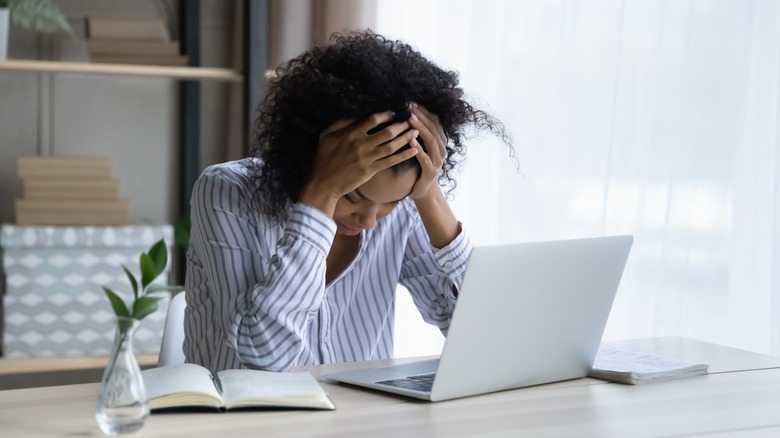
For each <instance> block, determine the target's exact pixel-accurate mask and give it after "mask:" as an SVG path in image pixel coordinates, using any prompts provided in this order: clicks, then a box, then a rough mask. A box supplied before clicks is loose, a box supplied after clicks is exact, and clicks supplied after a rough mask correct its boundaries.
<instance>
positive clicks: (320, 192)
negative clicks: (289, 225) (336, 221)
mask: <svg viewBox="0 0 780 438" xmlns="http://www.w3.org/2000/svg"><path fill="white" fill-rule="evenodd" d="M393 116H394V114H393V112H392V111H385V112H382V113H376V114H373V115H371V116H370V117H368V118H366V119H365V120H359V121H355V120H339V121H337V122H335V123H334V124H332V125H331V126H329V127H328V128H327V129H325V130H324V131H322V133H320V139H319V145H318V146H317V156H316V158H315V160H314V169H313V171H312V175H311V178H310V179H309V182H308V183H307V184H306V186H304V188H303V190H302V191H301V196H300V199H299V201H301V202H304V203H307V204H309V205H312V206H313V207H316V208H319V209H320V210H322V211H323V212H325V213H326V214H328V215H331V216H332V214H333V209H334V208H335V203H336V201H338V199H339V198H341V197H342V196H344V195H346V194H347V193H350V192H351V191H353V190H355V189H356V188H357V187H359V186H360V185H362V184H363V183H365V182H366V181H368V180H369V179H371V178H372V177H373V176H374V175H375V174H376V173H377V172H379V171H381V170H384V169H387V168H389V167H392V166H395V165H396V164H398V163H400V162H402V161H405V160H408V159H410V158H412V157H414V156H415V155H416V154H418V149H415V148H411V149H409V150H406V151H403V152H400V153H398V154H395V155H393V154H394V153H395V152H396V151H397V150H398V149H400V148H401V147H403V146H404V145H406V144H407V143H409V142H410V141H411V140H413V139H414V138H415V137H417V135H418V133H419V132H418V131H417V129H416V128H415V129H409V127H410V124H409V122H406V121H403V122H398V123H394V124H392V125H389V126H387V127H385V128H384V129H382V130H380V131H377V132H374V133H372V134H368V132H369V131H370V130H372V129H373V128H375V127H377V126H378V125H380V124H383V123H387V122H389V121H391V120H392V119H393ZM407 129H409V131H408V132H406V133H404V134H401V133H403V132H404V131H405V130H407ZM399 134H401V135H399Z"/></svg>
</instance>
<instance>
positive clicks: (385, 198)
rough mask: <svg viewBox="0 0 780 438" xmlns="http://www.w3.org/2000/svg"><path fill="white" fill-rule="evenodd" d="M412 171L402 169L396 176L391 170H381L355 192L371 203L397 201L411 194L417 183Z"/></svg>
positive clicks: (412, 169)
mask: <svg viewBox="0 0 780 438" xmlns="http://www.w3.org/2000/svg"><path fill="white" fill-rule="evenodd" d="M412 159H414V158H412ZM414 170H415V169H414V168H409V169H404V170H402V171H401V172H400V173H397V174H396V173H395V172H393V170H391V169H385V170H382V171H380V172H378V173H377V174H376V175H374V177H373V178H371V179H370V180H368V181H366V182H365V183H364V184H363V185H361V186H360V187H358V188H357V190H358V191H359V192H360V194H361V195H363V196H364V197H365V198H366V199H368V200H370V201H372V202H376V203H382V204H383V203H388V202H395V201H399V200H401V199H403V198H405V197H406V196H407V195H409V193H411V191H412V187H414V183H415V182H417V172H415V171H414Z"/></svg>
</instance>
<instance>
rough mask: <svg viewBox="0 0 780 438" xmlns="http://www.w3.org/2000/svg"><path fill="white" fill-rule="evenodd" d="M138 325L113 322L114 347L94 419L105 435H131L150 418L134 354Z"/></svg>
mask: <svg viewBox="0 0 780 438" xmlns="http://www.w3.org/2000/svg"><path fill="white" fill-rule="evenodd" d="M139 326H140V321H138V320H137V319H132V318H124V317H117V318H116V334H115V336H114V346H113V348H112V349H111V354H110V355H109V357H108V363H107V364H106V370H105V371H104V372H103V380H102V382H101V383H100V393H99V394H98V398H97V406H96V409H95V417H96V418H97V423H98V425H99V426H100V430H102V431H103V433H105V434H106V435H120V434H125V433H132V432H135V431H136V430H138V429H140V428H141V427H143V425H144V423H145V422H146V418H147V417H148V416H149V403H148V402H147V400H146V390H145V388H144V381H143V378H142V377H141V368H140V367H139V366H138V361H137V360H136V358H135V354H134V353H133V336H134V334H135V331H136V330H137V329H138V327H139Z"/></svg>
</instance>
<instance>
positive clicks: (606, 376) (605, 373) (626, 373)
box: [588, 346, 708, 385]
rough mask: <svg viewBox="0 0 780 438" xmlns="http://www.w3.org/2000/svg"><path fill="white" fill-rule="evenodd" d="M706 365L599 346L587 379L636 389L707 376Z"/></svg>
mask: <svg viewBox="0 0 780 438" xmlns="http://www.w3.org/2000/svg"><path fill="white" fill-rule="evenodd" d="M707 368H708V365H707V364H703V363H696V362H691V361H687V360H682V359H675V358H671V357H665V356H658V355H655V354H648V353H638V352H635V351H627V350H619V349H616V348H612V347H606V346H602V347H601V348H599V352H598V354H597V355H596V360H595V361H594V363H593V369H592V370H591V371H590V373H588V375H589V376H590V377H593V378H596V379H602V380H609V381H612V382H618V383H627V384H630V385H637V384H641V383H651V382H660V381H662V380H671V379H679V378H683V377H690V376H697V375H700V374H705V373H707Z"/></svg>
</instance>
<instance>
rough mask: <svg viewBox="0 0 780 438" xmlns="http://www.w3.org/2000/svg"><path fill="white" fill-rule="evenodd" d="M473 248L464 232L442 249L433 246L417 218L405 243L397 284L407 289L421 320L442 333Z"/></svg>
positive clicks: (446, 327)
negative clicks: (437, 328)
mask: <svg viewBox="0 0 780 438" xmlns="http://www.w3.org/2000/svg"><path fill="white" fill-rule="evenodd" d="M458 229H459V230H460V224H458ZM472 248H473V246H472V244H471V242H470V240H469V238H468V235H467V233H466V232H464V231H460V232H459V234H458V235H457V237H456V238H455V239H453V241H452V242H450V243H449V244H448V245H446V246H444V247H443V248H441V249H437V248H434V247H433V246H432V245H431V244H430V243H429V241H428V235H427V232H426V230H425V229H424V227H423V224H422V223H421V222H420V221H419V220H418V221H417V223H416V225H415V227H414V229H413V230H412V233H411V235H410V236H409V240H408V241H407V244H406V250H405V253H404V262H403V265H402V268H401V278H400V283H401V284H402V285H403V286H405V287H406V288H407V289H408V290H409V293H410V295H411V297H412V300H413V301H414V304H415V306H416V307H417V309H418V310H419V311H420V314H421V315H422V317H423V319H424V320H425V321H426V322H428V323H429V324H433V325H436V326H437V327H439V329H440V330H441V331H442V333H443V334H444V335H445V336H446V335H447V330H448V329H449V324H450V319H451V317H452V311H453V309H454V308H455V298H456V296H457V291H458V289H460V286H461V284H462V282H463V275H464V273H465V272H466V266H467V264H468V260H469V256H470V255H471V250H472Z"/></svg>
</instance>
